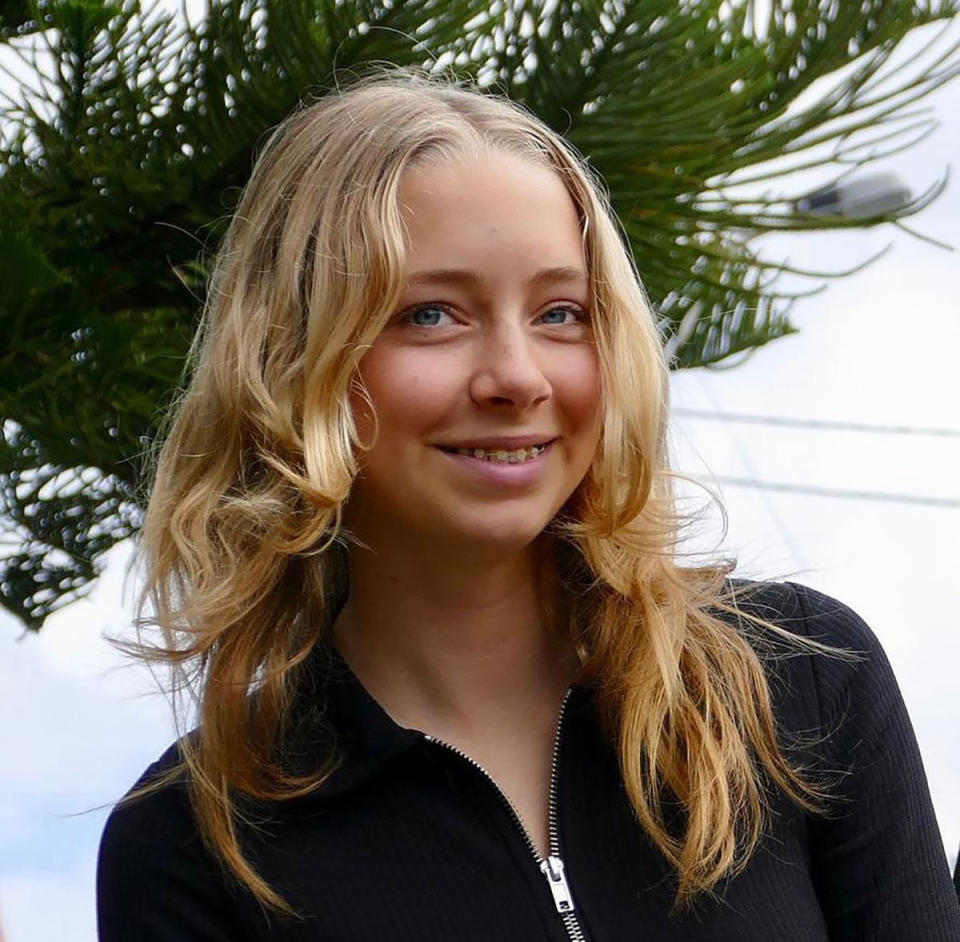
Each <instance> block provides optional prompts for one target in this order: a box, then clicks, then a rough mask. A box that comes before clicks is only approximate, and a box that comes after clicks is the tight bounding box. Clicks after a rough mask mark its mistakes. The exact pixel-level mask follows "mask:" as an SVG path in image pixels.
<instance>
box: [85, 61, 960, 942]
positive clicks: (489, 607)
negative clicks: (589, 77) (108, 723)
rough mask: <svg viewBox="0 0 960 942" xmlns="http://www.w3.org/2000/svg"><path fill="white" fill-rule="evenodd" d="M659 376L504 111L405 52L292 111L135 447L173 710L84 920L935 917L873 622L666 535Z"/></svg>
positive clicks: (271, 927) (737, 924)
mask: <svg viewBox="0 0 960 942" xmlns="http://www.w3.org/2000/svg"><path fill="white" fill-rule="evenodd" d="M666 388H667V372H666V368H665V365H664V362H663V359H662V355H661V350H660V342H659V338H658V336H657V332H656V330H655V327H654V324H653V321H652V319H651V316H650V312H649V309H648V306H647V304H646V302H645V299H644V295H643V291H642V288H641V286H640V283H639V281H638V279H637V277H636V274H635V272H634V270H633V267H632V265H631V260H630V257H629V255H628V253H627V252H626V251H625V249H624V246H623V243H622V241H621V238H620V236H619V233H618V231H617V228H616V224H615V222H614V221H613V219H612V216H611V214H610V211H609V209H608V206H607V204H606V202H605V200H604V198H603V197H602V195H601V189H600V187H599V186H598V185H597V183H596V182H595V181H594V180H593V179H592V178H591V176H590V174H589V172H588V171H587V170H586V169H585V166H584V164H583V163H582V162H581V161H580V160H579V159H578V158H577V157H576V156H575V155H574V154H573V152H572V150H571V149H570V147H569V146H568V145H566V144H565V143H564V142H563V141H562V140H561V139H559V138H558V137H557V136H556V135H555V134H554V133H552V132H551V131H550V130H549V129H547V128H546V127H545V126H543V125H542V124H541V123H540V122H539V121H537V120H535V119H534V118H532V117H531V116H530V115H529V114H527V113H526V112H525V111H523V110H522V109H520V108H518V107H516V106H514V105H512V104H510V103H508V102H506V101H504V100H502V99H497V98H494V97H491V96H489V95H485V94H481V93H480V92H478V91H476V90H471V89H467V88H461V87H455V86H454V85H452V84H449V83H442V82H439V81H436V80H428V79H425V78H418V77H415V76H414V77H411V76H406V75H399V76H397V75H393V76H388V77H386V78H379V79H377V80H374V81H368V82H365V83H361V84H359V85H357V86H356V87H354V88H352V89H350V90H348V91H345V92H339V93H337V94H336V95H333V96H330V97H328V98H325V99H323V100H321V101H318V102H316V103H314V104H312V105H310V106H309V107H306V108H304V109H303V110H301V111H299V112H298V113H296V114H294V115H293V116H292V117H291V118H290V119H289V120H288V121H287V122H286V123H285V124H283V125H282V126H281V127H280V128H279V130H278V131H277V132H276V133H275V134H274V135H273V137H272V138H271V140H270V142H269V144H268V145H267V147H266V149H265V151H264V153H263V154H262V156H261V157H260V159H259V161H258V163H257V166H256V169H255V171H254V174H253V178H252V180H251V182H250V184H249V186H248V187H247V189H246V192H245V193H244V196H243V199H242V201H241V203H240V206H239V208H238V210H237V212H236V215H235V217H234V219H233V222H232V225H231V228H230V231H229V234H228V236H227V237H226V239H225V242H224V245H223V248H222V250H221V252H220V256H219V260H218V263H217V266H216V270H215V273H214V275H213V279H212V283H211V287H210V292H209V302H208V309H207V312H206V318H205V322H204V326H203V329H202V331H201V334H200V337H199V340H198V343H197V346H196V349H195V354H194V359H193V372H192V379H191V381H190V384H189V387H188V388H187V390H186V392H185V393H184V395H183V397H182V400H181V401H180V403H179V406H178V409H177V414H176V417H175V419H174V421H173V424H172V427H171V430H170V432H169V435H168V437H167V439H166V443H165V445H164V448H163V450H162V453H161V454H160V457H159V462H158V467H157V472H156V480H155V484H154V488H153V493H152V497H151V502H150V506H149V510H148V513H147V519H146V524H145V528H144V533H143V550H144V553H145V558H146V564H147V573H148V581H147V592H146V599H147V601H148V602H149V605H150V607H151V610H152V613H153V614H152V617H153V618H154V619H155V622H156V623H157V624H158V625H159V626H160V628H161V629H162V631H163V638H164V640H163V642H162V643H161V644H160V645H158V646H156V647H154V648H152V649H145V650H144V654H145V655H147V656H151V657H154V658H161V659H164V660H166V661H168V662H170V663H172V664H173V665H174V666H175V668H176V670H177V676H178V677H179V681H180V686H181V687H182V688H183V687H186V688H187V689H189V690H190V691H192V692H194V693H195V694H196V698H197V699H196V706H197V725H196V728H195V730H193V731H192V732H191V733H189V734H188V735H185V736H183V737H182V738H181V739H180V740H179V742H178V743H177V744H175V745H174V746H173V747H171V749H170V750H169V751H168V752H167V753H166V754H165V755H164V756H163V757H162V758H161V759H160V760H159V761H158V762H157V763H156V764H155V765H153V766H151V767H150V769H148V770H147V772H146V773H145V775H144V777H143V778H142V779H141V781H140V783H139V786H138V788H137V789H136V790H135V792H134V795H133V797H132V798H128V800H126V801H124V802H123V803H121V804H120V806H119V807H118V808H117V809H116V810H115V811H114V813H113V814H112V816H111V818H110V820H109V822H108V824H107V827H106V830H105V833H104V837H103V843H102V847H101V855H100V867H99V918H100V933H101V938H102V939H103V940H105V942H114V940H116V942H121V940H122V942H130V940H141V939H143V940H157V942H159V940H164V942H172V940H187V939H189V940H211V942H212V940H218V942H226V940H230V942H239V940H265V939H291V940H293V939H298V940H324V942H347V940H351V942H360V940H363V942H379V940H383V942H387V940H389V942H398V940H405V939H410V940H418V942H429V940H444V942H494V940H511V942H512V940H516V942H530V940H537V939H544V940H548V939H549V940H557V942H563V940H570V939H573V940H577V939H589V940H593V942H612V940H624V939H633V938H636V939H644V940H647V942H654V940H660V939H671V940H679V939H683V940H687V939H704V940H706V939H710V940H718V939H731V940H732V939H736V940H738V942H744V940H751V939H758V940H759V939H762V940H769V939H772V938H778V939H784V940H786V939H790V940H826V939H857V940H866V939H885V940H893V939H924V940H939V939H942V940H947V939H956V938H960V909H958V906H957V900H956V897H955V896H954V894H953V890H952V887H951V883H950V877H949V874H948V871H947V864H946V859H945V856H944V853H943V848H942V845H941V844H940V838H939V835H938V832H937V826H936V823H935V821H934V816H933V811H932V808H931V804H930V800H929V796H928V793H927V788H926V783H925V780H924V776H923V771H922V768H921V765H920V760H919V757H918V753H917V748H916V744H915V741H914V738H913V735H912V732H911V730H910V725H909V721H908V720H907V717H906V715H905V712H904V708H903V705H902V702H901V700H900V697H899V694H898V692H897V688H896V684H895V682H894V680H893V677H892V675H891V673H890V669H889V666H888V665H887V662H886V660H885V659H884V656H883V654H882V652H881V650H880V649H879V647H878V645H877V643H876V640H875V639H874V637H873V635H872V634H871V633H870V631H869V630H868V629H867V628H866V627H865V626H864V625H863V623H862V622H861V621H860V620H859V619H858V618H857V616H856V615H854V614H853V613H852V612H851V611H850V610H849V609H847V608H845V607H844V606H842V605H841V604H839V603H837V602H835V601H833V600H830V599H828V598H825V597H823V596H821V595H818V594H817V593H815V592H813V591H811V590H809V589H805V588H802V587H800V586H797V585H790V584H769V585H753V586H745V585H742V584H737V583H734V582H732V581H730V580H728V579H726V578H725V574H726V571H727V570H726V569H725V568H723V567H717V568H715V569H696V570H694V569H689V568H683V567H682V566H680V565H679V563H678V561H677V559H676V553H675V547H676V542H677V536H678V528H679V522H678V519H677V516H676V513H675V510H674V507H673V504H672V502H671V494H670V473H669V470H668V468H667V463H666V455H665V447H664V429H665V423H666V411H665V402H666ZM851 652H854V653H851Z"/></svg>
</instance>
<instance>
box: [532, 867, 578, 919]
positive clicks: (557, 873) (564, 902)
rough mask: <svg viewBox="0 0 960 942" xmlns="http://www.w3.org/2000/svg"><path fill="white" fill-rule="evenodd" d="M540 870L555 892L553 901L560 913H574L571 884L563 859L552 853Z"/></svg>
mask: <svg viewBox="0 0 960 942" xmlns="http://www.w3.org/2000/svg"><path fill="white" fill-rule="evenodd" d="M540 872H541V873H542V874H543V875H544V876H545V877H546V878H547V884H548V885H549V886H550V892H551V893H553V902H554V904H555V905H556V907H557V912H558V913H572V912H573V910H574V905H573V894H572V893H571V892H570V885H569V884H568V883H567V878H566V877H565V876H564V873H563V861H562V860H561V859H560V858H559V857H554V856H553V854H551V855H550V856H549V857H547V858H545V859H544V861H543V862H542V863H541V864H540Z"/></svg>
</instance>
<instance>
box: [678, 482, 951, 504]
mask: <svg viewBox="0 0 960 942" xmlns="http://www.w3.org/2000/svg"><path fill="white" fill-rule="evenodd" d="M688 477H692V478H697V477H698V475H692V474H691V475H688ZM710 480H711V481H716V482H717V483H718V484H728V485H730V486H731V487H750V488H754V489H755V490H760V491H782V492H786V493H792V494H807V495H809V496H811V497H842V498H846V499H847V500H875V501H883V502H884V503H888V504H918V505H921V506H924V507H953V508H957V507H960V498H953V497H927V496H925V495H923V494H897V493H892V492H888V491H853V490H846V489H844V488H840V487H815V486H813V485H808V484H786V483H782V482H779V481H760V480H758V479H757V478H739V477H728V476H726V475H712V476H711V477H710Z"/></svg>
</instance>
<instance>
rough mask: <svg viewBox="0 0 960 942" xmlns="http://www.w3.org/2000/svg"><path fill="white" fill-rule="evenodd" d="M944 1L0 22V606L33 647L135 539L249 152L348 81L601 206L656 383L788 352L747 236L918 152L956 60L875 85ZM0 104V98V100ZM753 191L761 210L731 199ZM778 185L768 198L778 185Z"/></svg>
mask: <svg viewBox="0 0 960 942" xmlns="http://www.w3.org/2000/svg"><path fill="white" fill-rule="evenodd" d="M957 2H958V0H942V2H905V0H863V2H856V3H847V2H837V0H769V2H766V3H761V2H747V0H742V2H737V0H727V2H711V0H671V2H667V0H494V2H492V3H491V2H489V0H402V2H401V0H391V2H382V3H374V2H369V0H210V2H209V3H208V7H207V10H206V12H205V15H204V16H203V17H202V18H199V19H198V20H197V21H196V22H194V23H192V24H190V23H187V22H185V20H184V18H183V17H181V16H179V15H177V14H175V13H173V12H170V11H168V10H166V9H165V8H162V7H160V6H157V5H154V6H151V7H146V6H144V5H142V4H141V3H140V2H139V0H115V2H107V0H7V2H5V3H2V5H0V63H6V64H7V66H8V69H9V73H8V76H7V78H6V80H5V81H4V82H3V83H2V84H0V88H6V89H7V92H6V94H5V98H4V99H3V100H2V101H0V284H2V285H3V290H2V295H0V318H2V321H3V325H4V336H5V338H6V343H5V345H4V349H3V351H2V353H0V368H2V369H0V377H2V378H0V417H2V419H3V434H2V437H0V495H2V500H3V505H2V510H3V512H4V513H5V515H6V517H7V519H8V521H9V528H8V532H7V540H8V542H9V543H12V544H15V545H16V547H17V548H16V550H15V552H14V553H13V554H12V555H10V556H8V558H7V559H6V560H5V561H4V562H3V563H2V565H0V603H2V604H3V605H4V606H5V607H6V608H7V609H8V610H10V611H11V612H13V613H15V614H16V615H17V616H18V617H19V618H20V619H22V621H23V622H24V624H25V625H27V626H28V627H29V628H32V629H36V628H39V627H40V626H41V624H42V623H43V621H44V619H45V618H46V616H47V615H48V614H49V613H50V612H52V611H54V610H55V609H56V608H58V607H60V606H61V605H63V604H65V603H66V602H67V601H69V600H70V599H72V598H75V597H76V596H77V595H78V594H80V593H82V592H83V591H84V589H85V588H86V587H87V586H88V585H89V584H90V582H91V580H92V579H93V578H94V576H95V574H96V571H97V560H98V558H99V557H100V556H101V555H102V554H103V552H104V551H105V550H107V549H108V548H109V547H110V546H112V545H113V544H114V543H116V542H117V541H118V540H121V539H124V538H125V537H127V536H128V535H130V534H132V533H134V532H135V531H136V527H137V523H138V519H139V510H138V497H139V492H138V487H139V484H140V482H139V478H138V475H139V471H140V466H141V455H142V454H143V452H144V449H145V447H146V444H147V443H148V442H149V440H150V438H151V435H153V434H154V431H153V430H154V429H155V428H156V423H157V419H158V416H159V415H160V414H161V412H162V410H163V408H164V407H165V406H166V405H168V404H169V402H170V401H171V397H172V396H173V395H174V394H175V390H176V389H177V386H178V384H179V382H180V379H181V374H182V371H183V369H184V363H185V357H186V353H187V350H188V346H189V342H190V338H191V336H192V333H193V329H194V326H195V323H196V319H197V316H198V313H199V311H200V308H201V305H202V295H203V291H204V266H205V260H206V259H207V258H208V257H209V254H210V253H211V252H212V251H213V250H214V249H215V247H216V244H217V240H218V238H219V237H220V235H221V234H222V232H223V229H224V221H225V219H226V218H227V217H228V215H229V212H230V210H231V207H232V206H233V204H234V202H235V199H236V196H237V194H238V192H239V188H240V187H241V186H242V184H243V183H244V181H245V179H246V177H247V175H248V173H249V171H250V168H251V164H252V155H253V154H254V153H255V150H256V147H257V144H258V142H260V141H261V140H262V139H263V136H264V133H265V131H266V130H267V129H269V128H270V127H271V126H273V125H275V124H276V123H277V122H278V121H280V120H281V118H282V117H283V116H284V115H285V114H286V113H287V112H289V111H290V109H291V108H292V107H294V106H295V105H296V103H297V102H298V101H301V100H303V99H304V97H305V96H309V95H312V94H315V93H321V92H323V91H325V90H327V89H328V88H330V87H331V86H332V85H333V84H334V83H336V82H337V81H342V80H343V79H344V77H347V76H349V75H351V74H353V73H354V72H355V71H357V70H361V71H362V69H363V68H364V65H365V64H366V63H370V62H389V63H396V64H407V65H418V66H428V67H432V68H447V69H452V70H454V71H456V72H457V73H459V74H463V75H465V76H466V75H470V76H473V77H475V78H477V79H478V80H479V81H480V82H481V84H483V85H484V86H489V87H490V88H493V89H497V90H499V91H503V92H506V93H507V94H509V95H511V96H513V97H515V98H517V99H519V100H521V101H523V102H525V103H526V104H527V105H528V106H529V107H530V108H531V109H532V110H533V111H535V112H536V113H537V114H539V115H540V116H541V117H542V118H544V119H545V120H546V121H547V122H548V123H549V124H550V125H551V126H553V127H554V128H557V129H558V130H560V131H561V132H563V133H564V134H566V135H567V137H568V138H569V139H570V140H572V141H573V142H574V144H575V145H576V146H577V147H579V148H580V150H581V151H582V152H583V153H584V154H585V155H587V156H588V158H589V160H590V162H591V164H592V165H593V166H594V167H595V168H596V169H597V170H598V171H599V172H600V174H601V175H602V176H603V177H604V179H605V180H606V181H607V184H608V185H609V188H610V191H611V197H612V201H613V204H614V207H615V209H616V210H617V211H618V213H619V215H620V217H621V219H622V220H623V224H624V229H625V235H626V237H627V239H628V241H629V243H630V245H631V246H632V249H633V252H634V254H635V257H636V259H637V263H638V267H639V269H640V270H641V271H642V272H643V275H644V278H645V281H646V284H647V288H648V291H649V293H650V296H651V299H652V301H653V303H654V306H655V310H656V311H657V313H658V316H659V318H660V323H661V327H662V331H663V334H664V337H665V339H666V340H667V341H668V343H669V344H670V350H671V353H672V354H673V356H674V357H675V365H676V366H678V367H687V366H693V365H700V364H704V363H714V362H717V361H719V360H721V359H723V358H725V357H728V356H730V355H731V354H734V353H737V352H740V351H743V350H747V349H751V348H754V347H756V346H759V345H761V344H764V343H767V342H768V341H770V340H773V339H775V338H777V337H780V336H783V335H784V334H785V333H788V332H789V331H790V330H791V329H792V328H791V326H790V324H789V322H788V319H787V316H786V315H787V308H788V307H789V302H790V300H791V296H790V294H789V293H788V292H786V291H782V290H780V289H779V287H778V284H777V282H776V279H775V276H776V275H777V274H778V273H779V272H781V271H782V270H784V266H783V265H779V264H777V263H774V262H770V261H766V260H764V259H762V258H761V257H759V256H758V255H757V253H756V251H755V249H754V246H753V240H754V238H755V237H756V236H757V235H759V234H762V233H764V232H769V231H774V230H804V229H812V228H824V227H833V226H851V225H852V226H862V225H872V224H875V223H877V222H880V221H884V220H888V219H896V218H899V217H901V216H903V215H907V214H909V213H912V212H915V211H917V210H918V209H920V208H921V207H922V206H923V205H924V204H925V203H926V202H927V201H928V200H929V199H930V198H931V197H932V196H933V195H935V191H936V186H934V187H933V188H932V189H931V191H930V192H928V193H927V194H924V195H923V196H922V197H920V198H918V199H916V200H914V201H913V202H911V203H908V204H906V205H904V206H902V207H900V208H899V209H897V210H895V211H893V212H890V213H888V214H886V215H884V216H882V217H881V216H878V217H874V218H869V219H855V220H849V219H847V220H845V219H841V218H831V217H827V218H824V217H822V216H813V215H803V214H800V213H798V212H797V211H796V205H795V201H796V199H797V197H798V196H801V195H802V193H799V192H790V186H791V180H792V179H796V177H795V176H792V171H793V170H802V169H803V168H805V167H810V166H833V167H835V168H836V171H837V173H838V174H840V173H843V172H846V171H847V170H849V169H850V168H851V167H858V166H861V165H863V164H865V163H867V162H869V161H871V160H875V159H878V158H879V157H881V156H884V155H885V154H888V153H892V152H894V151H895V150H896V149H897V148H898V147H901V146H906V145H909V144H910V143H911V142H912V141H914V140H915V139H916V138H917V136H919V135H920V134H921V133H923V132H924V130H925V129H926V128H927V127H928V125H929V123H930V119H929V116H927V115H925V114H923V113H922V112H919V111H917V109H916V108H915V102H917V101H918V99H920V98H921V97H922V96H923V95H925V94H927V93H928V92H929V91H931V90H932V89H933V88H936V87H937V86H938V85H940V84H942V83H943V82H945V81H947V80H948V79H950V78H952V77H953V76H954V75H955V74H956V73H957V69H958V55H957V49H956V48H949V49H945V50H943V52H942V54H941V56H940V57H939V58H938V59H935V60H934V61H933V62H931V63H928V64H927V65H926V66H925V67H923V68H920V69H914V70H913V71H910V70H906V71H905V70H904V69H903V68H900V69H894V68H892V67H891V62H890V57H891V55H892V54H893V52H894V50H895V48H896V46H897V44H898V43H899V42H900V41H901V40H902V39H903V37H904V36H905V35H906V34H907V33H908V32H909V31H910V30H911V29H913V28H915V27H917V26H920V25H924V24H927V23H931V22H933V21H937V20H946V19H948V18H950V17H951V16H952V15H953V14H954V13H955V12H956V11H957V8H958V7H957ZM0 94H2V93H0ZM764 181H768V182H769V185H771V186H774V187H779V190H778V191H777V192H772V193H768V194H766V195H760V196H758V195H757V192H758V187H759V186H760V185H761V184H762V183H763V182H764ZM793 185H795V184H793Z"/></svg>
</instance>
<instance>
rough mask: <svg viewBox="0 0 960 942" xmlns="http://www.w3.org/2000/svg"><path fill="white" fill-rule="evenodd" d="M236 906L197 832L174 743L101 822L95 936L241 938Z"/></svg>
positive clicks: (108, 941) (212, 941)
mask: <svg viewBox="0 0 960 942" xmlns="http://www.w3.org/2000/svg"><path fill="white" fill-rule="evenodd" d="M235 909H236V901H235V899H234V897H233V894H232V893H230V891H229V883H228V881H227V880H225V879H224V873H223V869H222V867H221V866H220V865H219V863H218V862H217V861H216V860H215V859H214V858H213V857H212V856H211V854H210V853H209V852H208V850H207V848H206V846H205V844H204V842H203V839H202V837H201V835H200V832H199V829H198V827H197V824H196V818H195V816H194V813H193V809H192V806H191V803H190V796H189V793H188V790H187V782H186V776H185V774H184V773H183V772H182V753H181V749H180V743H179V742H177V743H174V744H173V745H171V746H170V747H169V748H168V749H167V750H166V751H165V752H164V753H163V754H162V755H161V756H160V757H159V758H158V759H157V760H156V761H155V762H153V763H151V764H150V765H149V766H148V767H147V768H146V769H145V770H144V772H143V774H142V775H141V776H140V777H139V778H138V779H137V781H136V783H135V784H134V786H133V787H132V788H131V789H130V791H128V792H127V794H126V795H124V797H123V798H121V799H120V801H118V802H117V804H116V806H115V807H114V808H113V810H112V812H111V813H110V815H109V817H108V818H107V822H106V824H105V826H104V829H103V834H102V836H101V838H100V850H99V854H98V858H97V923H98V930H99V938H100V940H101V942H121V940H129V939H151V940H157V942H161V940H164V942H165V940H174V939H185V938H190V939H198V940H201V939H203V940H209V942H220V940H223V942H226V940H228V939H230V940H237V939H242V938H243V937H244V934H243V932H241V931H238V928H239V927H238V926H237V925H236V924H235V922H234V920H235V919H236V914H235Z"/></svg>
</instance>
